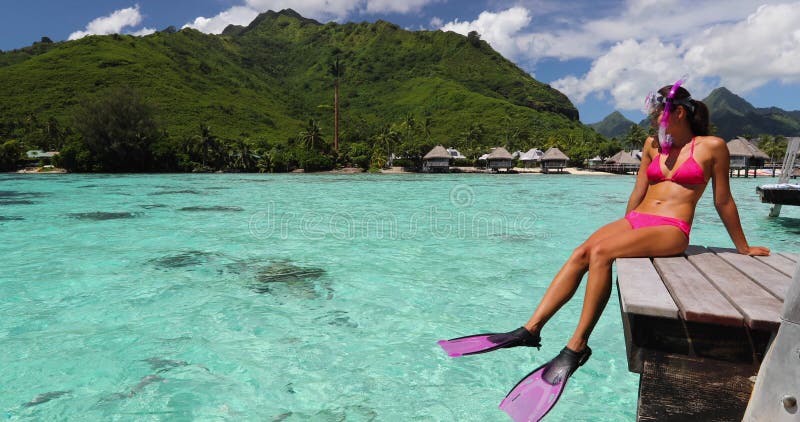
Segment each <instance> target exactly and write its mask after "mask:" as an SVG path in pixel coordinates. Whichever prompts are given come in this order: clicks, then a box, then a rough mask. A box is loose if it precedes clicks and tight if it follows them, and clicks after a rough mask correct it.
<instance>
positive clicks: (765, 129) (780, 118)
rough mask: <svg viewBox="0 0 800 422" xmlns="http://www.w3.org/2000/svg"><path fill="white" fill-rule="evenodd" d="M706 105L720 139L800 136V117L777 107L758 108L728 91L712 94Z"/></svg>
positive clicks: (798, 114) (721, 88)
mask: <svg viewBox="0 0 800 422" xmlns="http://www.w3.org/2000/svg"><path fill="white" fill-rule="evenodd" d="M703 102H704V103H705V104H706V105H707V106H708V108H709V110H710V112H711V124H712V125H714V126H715V127H716V135H717V136H720V137H721V138H723V139H726V140H730V139H733V138H735V137H737V136H746V137H755V136H759V135H782V136H797V135H798V134H800V113H799V112H797V111H792V112H787V111H784V110H782V109H780V108H777V107H769V108H756V107H754V106H753V105H752V104H750V103H749V102H747V101H746V100H745V99H743V98H741V97H739V96H738V95H736V94H734V93H732V92H731V91H729V90H728V89H726V88H724V87H720V88H717V89H715V90H714V91H712V92H711V94H709V95H708V97H706V98H705V99H704V100H703Z"/></svg>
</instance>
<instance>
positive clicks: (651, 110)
mask: <svg viewBox="0 0 800 422" xmlns="http://www.w3.org/2000/svg"><path fill="white" fill-rule="evenodd" d="M684 79H686V78H685V77H684V78H681V79H678V81H677V82H675V84H674V85H672V88H670V90H669V94H667V97H666V98H664V97H662V96H656V94H654V93H652V92H651V93H650V94H648V95H647V98H646V99H645V113H647V114H648V115H651V116H652V115H655V114H656V113H658V112H659V111H660V109H661V107H662V106H663V108H664V112H663V113H662V114H661V120H660V121H659V124H658V142H659V144H660V145H661V150H662V152H663V153H664V154H669V150H670V148H671V147H672V135H670V134H668V133H667V127H668V126H669V113H670V111H671V110H672V109H673V108H675V107H676V106H678V105H682V106H684V107H686V109H687V110H688V111H689V112H690V113H693V112H694V105H692V103H691V101H692V99H691V97H688V98H681V99H680V100H676V99H675V94H676V93H677V92H678V88H680V86H681V84H683V81H684Z"/></svg>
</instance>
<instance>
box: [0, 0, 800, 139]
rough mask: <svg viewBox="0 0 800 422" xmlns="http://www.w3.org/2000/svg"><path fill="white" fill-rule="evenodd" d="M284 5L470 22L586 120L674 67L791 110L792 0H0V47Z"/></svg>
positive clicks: (796, 64) (460, 27) (629, 105)
mask: <svg viewBox="0 0 800 422" xmlns="http://www.w3.org/2000/svg"><path fill="white" fill-rule="evenodd" d="M287 7H291V8H293V9H295V10H296V11H298V12H299V13H301V14H302V15H304V16H307V17H312V18H314V19H317V20H319V21H322V22H327V21H336V22H347V21H356V22H361V21H370V22H371V21H375V20H377V19H384V20H388V21H391V22H394V23H396V24H398V25H401V26H403V27H405V28H407V29H410V30H420V29H425V30H436V29H441V30H451V31H455V32H459V33H462V34H466V33H467V32H469V31H471V30H476V31H478V32H479V33H480V34H481V37H482V38H483V39H484V40H486V41H487V42H489V43H490V44H491V45H492V46H493V47H494V48H495V49H496V50H498V51H499V52H501V53H502V54H503V55H504V56H505V57H507V58H509V59H510V60H512V61H514V62H515V63H517V64H518V65H519V66H520V67H521V68H523V69H525V70H526V71H528V72H529V73H531V75H533V76H534V77H535V78H536V79H538V80H540V81H542V82H546V83H549V84H551V85H552V86H553V87H555V88H557V89H559V90H561V91H562V92H564V93H565V94H567V95H568V96H569V97H570V99H571V100H572V102H573V103H574V104H575V105H576V106H577V107H578V109H579V110H580V113H581V120H582V121H584V122H587V123H592V122H596V121H598V120H600V119H602V118H603V117H605V116H606V115H607V114H609V113H610V112H611V111H613V110H615V109H617V110H620V111H622V112H623V114H625V115H626V116H628V117H629V118H631V119H634V120H637V121H638V120H639V119H640V118H642V117H643V114H642V113H641V111H640V110H639V109H640V105H641V102H642V100H643V98H644V96H645V95H646V94H647V93H648V92H649V91H651V90H654V89H656V88H658V87H660V86H662V85H666V84H668V83H672V82H674V81H675V80H677V79H678V78H680V77H682V76H684V75H688V80H687V82H686V84H685V86H686V87H687V88H688V89H689V90H690V91H692V93H693V95H694V96H695V97H696V98H703V97H705V96H706V95H707V94H708V93H709V92H710V91H711V90H712V89H714V88H716V87H718V86H725V87H727V88H729V89H731V90H732V91H733V92H735V93H737V94H739V95H741V96H743V97H744V98H745V99H747V100H748V101H750V102H751V103H753V104H754V105H755V106H757V107H766V106H778V107H781V108H784V109H786V110H800V98H799V97H800V96H798V93H800V29H798V28H800V27H798V25H797V22H800V1H789V2H787V1H763V0H762V1H751V0H726V1H709V0H669V1H665V0H660V1H659V0H594V1H591V0H578V1H563V0H561V1H559V0H516V1H509V0H481V1H463V0H462V1H456V0H400V1H398V0H170V1H163V0H162V1H156V0H131V1H124V0H102V1H101V0H89V1H78V2H66V1H41V0H25V1H16V0H2V2H0V49H2V50H11V49H14V48H20V47H24V46H27V45H30V44H31V43H32V42H34V41H38V40H39V39H40V38H41V37H42V36H48V37H50V38H51V39H53V40H54V41H61V40H67V39H71V38H72V39H74V38H77V37H81V36H84V35H86V34H98V33H99V34H103V33H126V34H137V35H146V34H148V33H151V32H152V31H154V30H161V29H164V28H166V27H167V26H170V25H173V26H175V27H178V28H180V27H183V26H187V25H188V26H191V27H194V28H197V29H199V30H201V31H203V32H207V33H218V32H220V31H221V30H222V29H223V28H224V27H225V26H226V25H227V24H229V23H234V24H240V25H246V24H247V23H249V22H250V21H251V20H252V19H253V17H255V16H256V14H257V13H259V12H263V11H266V10H280V9H283V8H287ZM712 112H713V110H712Z"/></svg>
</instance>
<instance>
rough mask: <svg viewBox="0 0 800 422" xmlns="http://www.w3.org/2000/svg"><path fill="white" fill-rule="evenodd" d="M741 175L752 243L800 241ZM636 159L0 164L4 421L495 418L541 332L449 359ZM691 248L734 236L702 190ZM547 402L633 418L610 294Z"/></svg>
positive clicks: (536, 284)
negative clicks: (359, 170) (75, 170)
mask: <svg viewBox="0 0 800 422" xmlns="http://www.w3.org/2000/svg"><path fill="white" fill-rule="evenodd" d="M773 180H774V179H771V178H764V179H757V180H755V181H754V180H753V179H738V180H736V179H735V180H733V181H732V183H733V190H734V194H735V197H736V200H737V204H738V205H739V210H740V213H741V214H742V221H743V225H744V228H745V231H746V233H747V235H748V237H749V239H750V242H751V244H763V245H766V246H769V247H771V248H773V250H778V251H787V252H798V251H800V242H799V241H798V239H799V238H800V237H798V236H797V235H798V233H800V209H798V208H797V207H784V211H783V212H782V217H780V218H777V219H769V218H767V213H768V210H769V207H768V205H766V204H761V203H760V202H758V197H757V195H756V193H755V186H756V185H758V184H761V183H767V182H770V181H773ZM633 181H634V179H633V177H630V176H569V175H553V176H541V175H535V176H532V175H501V176H497V175H430V176H429V175H351V176H339V175H230V174H222V175H141V176H104V175H31V176H19V175H0V233H2V239H3V241H2V243H1V244H0V259H1V260H2V262H3V271H2V272H0V297H2V298H3V300H2V301H0V341H1V342H2V345H3V347H2V348H0V367H2V374H3V378H4V379H3V382H2V383H0V411H2V415H4V417H5V418H6V419H8V420H24V419H36V420H53V419H80V420H109V419H115V418H116V419H122V420H139V419H148V420H193V419H200V420H216V419H219V420H243V419H248V420H266V421H294V420H297V421H301V420H315V421H339V420H345V419H346V420H354V421H362V420H420V421H438V420H459V421H464V420H475V421H485V420H504V418H505V415H504V414H502V412H500V411H499V410H497V405H498V403H499V402H500V400H501V399H502V398H503V397H504V396H505V394H506V393H507V392H508V390H509V389H510V388H511V387H513V386H514V385H515V384H516V382H517V381H518V380H519V378H521V377H522V376H524V375H525V374H527V373H528V372H530V370H531V369H533V368H535V367H537V366H539V365H540V364H541V363H543V362H544V361H546V360H547V359H548V358H550V357H552V356H554V355H555V354H556V353H558V351H559V350H560V349H561V348H562V347H563V345H564V343H565V342H566V340H567V338H568V337H569V335H570V333H571V331H572V330H573V329H574V326H575V323H576V320H577V314H578V312H579V310H580V305H581V303H580V300H579V299H577V298H576V300H574V301H573V302H572V303H569V304H567V306H566V307H565V308H564V309H563V310H562V312H561V313H560V314H558V315H557V316H556V317H555V318H553V319H552V320H551V321H550V323H549V325H548V326H547V327H546V329H545V331H544V332H543V344H544V346H543V348H542V350H541V351H536V350H535V349H527V350H521V349H511V350H502V351H498V352H495V353H491V354H486V355H480V356H471V357H464V358H458V359H452V358H449V357H447V356H446V355H445V354H444V353H442V351H441V350H440V348H439V346H437V345H436V341H437V340H439V339H442V338H450V337H457V336H463V335H467V334H473V333H476V332H481V331H486V330H490V331H491V330H503V331H506V330H511V329H514V328H517V327H518V326H520V325H521V324H522V323H523V322H524V321H525V320H526V319H527V318H528V316H529V314H530V312H531V311H532V310H533V307H534V305H535V302H536V300H537V299H538V298H539V297H540V296H541V295H542V293H543V291H544V289H545V288H546V286H547V284H548V283H549V281H550V278H551V277H552V276H553V275H554V274H555V272H556V271H557V270H558V268H560V266H561V264H562V263H563V262H564V260H565V259H566V258H567V256H568V255H569V254H570V252H571V250H572V249H573V248H574V247H575V246H576V245H578V244H579V243H580V242H581V241H582V240H583V239H584V238H585V237H586V236H587V235H588V234H589V233H591V231H593V230H594V229H596V228H598V227H599V226H601V225H602V224H604V223H606V222H609V221H611V220H613V219H616V218H620V217H621V216H622V214H623V213H624V209H625V204H626V202H627V197H628V194H629V192H630V189H631V188H632V184H633ZM692 241H693V243H695V244H704V245H715V246H730V245H731V243H730V240H729V239H728V238H727V235H726V233H725V231H724V228H723V226H722V224H721V222H720V221H719V218H718V217H717V216H716V214H715V211H714V209H713V206H712V204H711V200H710V195H709V192H707V193H706V196H705V197H704V199H703V200H702V201H701V205H700V209H699V210H698V213H697V216H696V219H695V225H694V228H693V231H692ZM591 344H592V348H593V350H594V352H595V353H594V356H593V357H592V359H591V360H590V361H589V362H588V363H587V364H586V365H585V366H584V367H582V368H581V369H580V370H579V371H578V372H577V373H576V374H575V376H574V377H573V378H572V379H571V381H570V384H569V385H568V387H567V391H566V392H565V394H564V396H563V397H562V398H561V400H560V403H559V405H558V406H557V407H556V409H554V410H553V412H551V414H550V416H549V420H580V421H587V420H597V421H608V420H632V419H634V418H635V412H636V398H637V389H638V378H637V376H636V375H634V374H631V373H629V372H628V371H627V362H626V358H625V349H624V340H623V333H622V325H621V321H620V316H619V304H618V302H617V296H616V294H613V295H612V298H611V302H610V303H609V307H608V309H607V310H606V312H605V313H604V315H603V317H602V319H601V320H600V322H599V325H598V327H597V329H596V331H595V334H594V336H593V338H592V341H591Z"/></svg>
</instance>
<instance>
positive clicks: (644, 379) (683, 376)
mask: <svg viewBox="0 0 800 422" xmlns="http://www.w3.org/2000/svg"><path fill="white" fill-rule="evenodd" d="M756 372H758V367H757V366H755V365H752V364H749V365H748V364H733V363H728V362H722V361H719V360H714V359H701V358H695V357H688V356H676V355H664V354H661V353H658V352H650V353H648V354H646V355H645V363H644V368H643V371H642V376H641V381H640V383H639V406H638V409H637V412H636V420H637V422H640V421H641V422H643V421H658V422H673V421H674V422H684V421H725V422H728V421H740V420H742V416H743V415H744V412H745V408H746V407H747V401H748V399H749V398H750V392H751V391H752V390H753V382H752V381H750V377H752V376H753V375H755V374H756Z"/></svg>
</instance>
